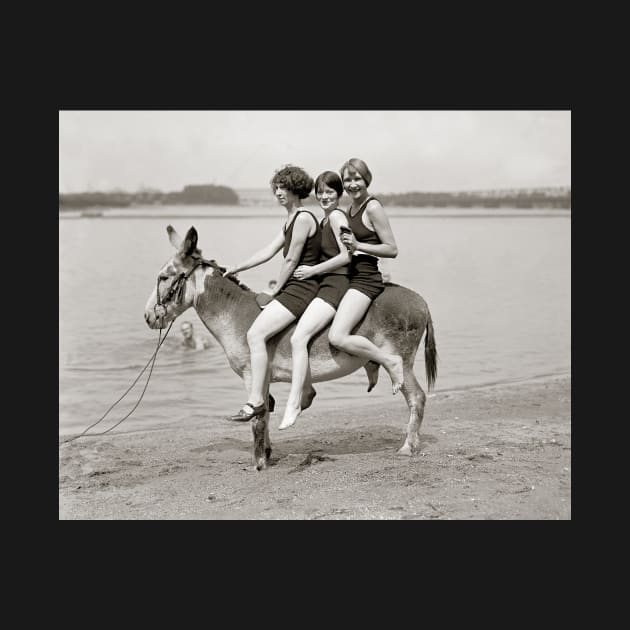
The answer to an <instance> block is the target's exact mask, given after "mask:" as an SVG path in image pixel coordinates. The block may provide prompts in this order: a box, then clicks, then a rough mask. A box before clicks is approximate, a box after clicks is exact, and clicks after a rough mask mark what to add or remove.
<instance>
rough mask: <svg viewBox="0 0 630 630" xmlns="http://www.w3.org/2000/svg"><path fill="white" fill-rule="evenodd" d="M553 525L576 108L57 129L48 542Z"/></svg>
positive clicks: (557, 501)
mask: <svg viewBox="0 0 630 630" xmlns="http://www.w3.org/2000/svg"><path fill="white" fill-rule="evenodd" d="M570 519H571V111H570V110H459V109H453V110H407V109H401V110H347V109H344V110H247V109H243V110H238V109H235V110H72V109H64V110H60V111H59V520H570Z"/></svg>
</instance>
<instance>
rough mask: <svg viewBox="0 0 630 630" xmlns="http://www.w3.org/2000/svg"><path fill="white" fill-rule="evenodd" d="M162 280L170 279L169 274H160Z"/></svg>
mask: <svg viewBox="0 0 630 630" xmlns="http://www.w3.org/2000/svg"><path fill="white" fill-rule="evenodd" d="M159 278H160V280H168V276H167V275H166V274H165V273H161V274H160V275H159Z"/></svg>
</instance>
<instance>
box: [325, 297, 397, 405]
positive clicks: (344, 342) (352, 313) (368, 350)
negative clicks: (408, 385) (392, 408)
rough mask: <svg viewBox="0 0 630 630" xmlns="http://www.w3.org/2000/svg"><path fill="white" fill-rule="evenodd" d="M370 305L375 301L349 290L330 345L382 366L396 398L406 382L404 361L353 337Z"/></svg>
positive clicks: (334, 324) (331, 334) (334, 322)
mask: <svg viewBox="0 0 630 630" xmlns="http://www.w3.org/2000/svg"><path fill="white" fill-rule="evenodd" d="M371 303H372V300H370V298H369V297H368V296H367V295H364V294H363V293H361V292H360V291H357V290H356V289H348V290H347V291H346V294H345V295H344V296H343V299H342V300H341V303H340V304H339V307H338V308H337V314H336V315H335V319H334V320H333V323H332V324H331V326H330V332H329V334H328V338H329V340H330V343H331V344H332V345H333V346H335V347H336V348H339V350H343V351H344V352H347V353H348V354H353V355H355V356H359V357H364V358H366V359H369V360H371V361H376V362H377V363H380V364H381V365H382V366H383V367H384V368H385V369H386V370H387V373H388V374H389V377H390V378H391V379H392V393H393V394H395V393H396V392H397V391H398V390H399V389H400V387H401V386H402V384H403V379H404V376H403V360H402V357H401V356H399V355H397V354H389V353H387V352H383V350H381V349H380V348H378V347H377V346H375V345H374V344H373V343H372V342H371V341H370V340H369V339H367V338H366V337H363V336H361V335H351V334H350V331H351V330H352V329H353V328H354V327H355V326H356V325H357V324H358V323H359V321H360V320H361V318H362V317H363V316H364V315H365V313H366V312H367V310H368V308H369V307H370V304H371Z"/></svg>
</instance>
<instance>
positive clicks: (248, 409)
mask: <svg viewBox="0 0 630 630" xmlns="http://www.w3.org/2000/svg"><path fill="white" fill-rule="evenodd" d="M265 411H267V407H266V406H265V403H263V404H262V405H259V406H258V407H254V405H252V404H251V403H245V404H244V405H243V407H242V408H241V409H239V411H238V413H237V414H236V415H234V416H228V417H227V419H228V420H231V421H232V422H247V421H248V420H252V419H253V418H257V417H258V416H262V415H263V414H264V413H265Z"/></svg>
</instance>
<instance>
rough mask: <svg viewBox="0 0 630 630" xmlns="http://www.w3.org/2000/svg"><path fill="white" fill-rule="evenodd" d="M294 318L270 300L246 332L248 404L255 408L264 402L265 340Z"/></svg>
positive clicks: (266, 366)
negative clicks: (249, 378) (248, 374)
mask: <svg viewBox="0 0 630 630" xmlns="http://www.w3.org/2000/svg"><path fill="white" fill-rule="evenodd" d="M294 320H295V316H294V315H293V313H291V311H289V310H288V309H287V308H285V307H284V306H282V304H280V302H278V301H277V300H272V301H271V302H269V304H267V306H265V308H264V309H263V311H262V313H260V315H259V316H258V317H257V318H256V319H255V320H254V323H253V324H252V325H251V326H250V328H249V330H248V331H247V344H248V345H249V353H250V362H251V386H250V390H249V398H248V402H249V403H250V404H252V405H254V406H255V407H258V406H259V405H262V403H263V402H264V398H263V390H264V388H265V379H266V377H267V369H268V367H269V355H268V354H267V339H269V337H273V335H275V334H276V333H279V332H280V331H281V330H283V329H284V328H286V327H287V326H288V325H289V324H290V323H291V322H292V321H294Z"/></svg>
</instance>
